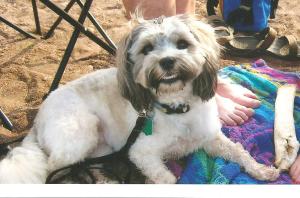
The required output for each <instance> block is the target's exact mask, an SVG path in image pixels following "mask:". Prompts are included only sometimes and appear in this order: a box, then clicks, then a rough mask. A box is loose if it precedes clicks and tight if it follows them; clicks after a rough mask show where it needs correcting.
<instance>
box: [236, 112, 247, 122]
mask: <svg viewBox="0 0 300 198" xmlns="http://www.w3.org/2000/svg"><path fill="white" fill-rule="evenodd" d="M233 113H234V114H235V115H237V116H239V117H240V118H242V119H243V120H244V122H245V121H247V120H248V119H249V117H248V116H247V114H246V113H245V112H243V111H241V110H238V109H235V110H234V112H233Z"/></svg>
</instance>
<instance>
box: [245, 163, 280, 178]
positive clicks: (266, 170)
mask: <svg viewBox="0 0 300 198" xmlns="http://www.w3.org/2000/svg"><path fill="white" fill-rule="evenodd" d="M250 174H251V175H252V176H254V177H255V178H256V179H258V180H263V181H275V180H276V179H277V178H278V177H279V174H280V171H279V169H276V168H275V167H274V166H266V165H263V164H259V165H258V166H257V168H255V170H253V172H252V173H250Z"/></svg>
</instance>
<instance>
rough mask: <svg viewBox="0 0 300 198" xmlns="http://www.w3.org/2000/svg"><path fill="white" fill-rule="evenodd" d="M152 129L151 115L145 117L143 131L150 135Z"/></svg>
mask: <svg viewBox="0 0 300 198" xmlns="http://www.w3.org/2000/svg"><path fill="white" fill-rule="evenodd" d="M152 130H153V117H146V121H145V124H144V128H143V132H144V133H145V135H147V136H148V135H152Z"/></svg>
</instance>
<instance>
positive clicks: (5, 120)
mask: <svg viewBox="0 0 300 198" xmlns="http://www.w3.org/2000/svg"><path fill="white" fill-rule="evenodd" d="M0 120H1V121H2V123H3V126H4V127H5V128H6V129H8V130H10V131H12V130H13V129H14V126H13V124H12V123H11V122H10V120H9V119H8V117H7V116H6V115H5V114H4V113H3V111H2V110H1V109H0Z"/></svg>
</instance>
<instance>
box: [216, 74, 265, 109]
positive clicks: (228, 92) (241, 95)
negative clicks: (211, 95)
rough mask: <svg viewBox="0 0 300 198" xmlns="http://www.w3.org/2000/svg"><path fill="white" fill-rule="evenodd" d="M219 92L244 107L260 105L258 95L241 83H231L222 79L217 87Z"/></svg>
mask: <svg viewBox="0 0 300 198" xmlns="http://www.w3.org/2000/svg"><path fill="white" fill-rule="evenodd" d="M217 94H219V95H220V96H223V97H225V98H229V99H230V100H232V101H233V102H235V103H238V104H240V105H242V106H244V107H248V108H257V107H259V106H260V101H259V100H258V99H257V97H256V95H255V94H254V93H252V92H251V91H250V90H249V89H246V88H244V87H242V86H240V85H235V84H230V83H227V82H225V81H222V80H220V82H219V83H218V87H217Z"/></svg>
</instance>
